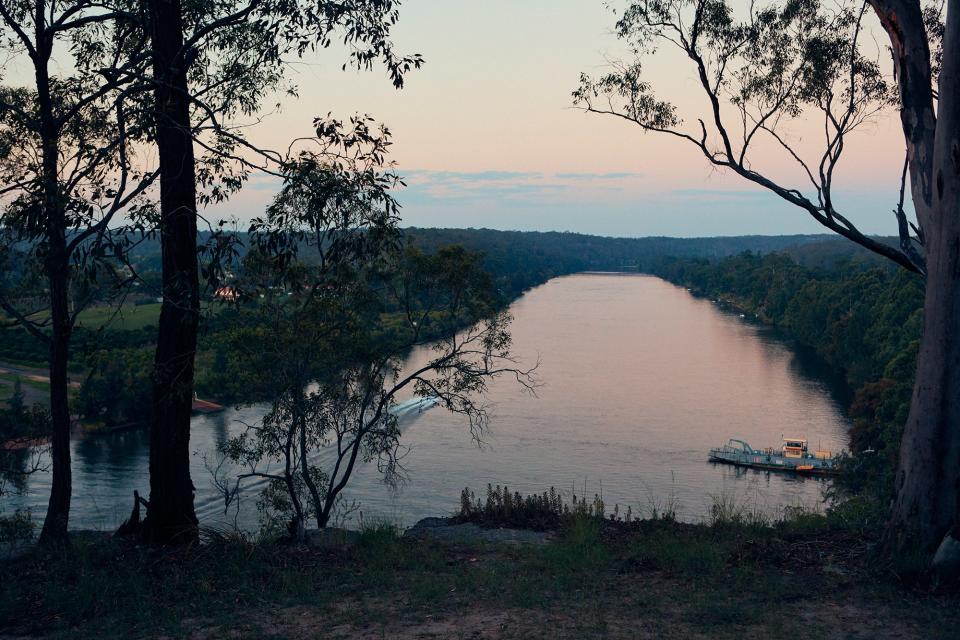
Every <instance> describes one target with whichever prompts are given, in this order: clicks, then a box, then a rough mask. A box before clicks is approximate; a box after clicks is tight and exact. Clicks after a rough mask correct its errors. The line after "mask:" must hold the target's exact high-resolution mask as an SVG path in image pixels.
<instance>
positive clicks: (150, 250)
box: [134, 227, 896, 297]
mask: <svg viewBox="0 0 960 640" xmlns="http://www.w3.org/2000/svg"><path fill="white" fill-rule="evenodd" d="M403 234H404V236H405V237H406V239H407V241H409V242H411V243H412V244H414V245H416V246H417V247H419V248H420V249H422V250H423V251H425V252H428V253H430V252H433V251H436V249H438V248H439V247H442V246H445V245H450V244H459V245H463V246H464V247H466V248H467V249H470V250H472V251H477V252H480V253H483V254H484V256H485V266H486V268H487V269H488V270H489V271H490V273H491V274H492V275H493V276H494V277H495V278H497V279H498V280H499V282H500V286H501V288H502V289H503V291H504V293H505V294H507V295H508V296H509V297H513V296H515V295H517V294H518V293H520V292H523V291H525V290H527V289H529V288H530V287H532V286H536V285H538V284H542V283H543V282H546V281H547V280H549V279H550V278H553V277H556V276H560V275H566V274H570V273H576V272H580V271H622V270H629V271H650V270H652V269H654V268H655V267H656V266H657V264H658V262H659V260H661V259H663V258H665V257H673V258H700V259H706V260H710V261H716V260H721V259H723V258H726V257H729V256H732V255H737V254H740V253H743V252H745V251H750V252H752V253H756V254H767V253H775V252H782V253H786V254H787V255H789V256H790V257H791V258H793V259H794V260H795V261H796V262H798V263H799V264H802V265H804V266H808V267H832V266H834V265H835V264H837V263H840V262H850V263H852V264H858V263H859V264H862V265H863V266H872V265H875V264H877V263H878V262H882V260H881V259H880V258H876V257H874V256H873V255H872V254H870V253H869V252H868V251H866V250H865V249H862V248H860V247H859V246H857V245H855V244H853V243H851V242H849V241H847V240H845V239H843V238H838V237H837V236H835V235H832V234H817V235H789V236H760V235H756V236H723V237H712V238H671V237H666V236H654V237H646V238H613V237H605V236H591V235H585V234H581V233H567V232H558V231H545V232H544V231H497V230H494V229H431V228H419V227H409V228H406V229H404V230H403ZM204 235H205V234H201V241H202V240H203V239H204ZM240 235H241V236H244V235H245V234H240ZM883 239H884V240H886V241H889V242H891V243H895V242H896V239H895V238H883ZM241 252H242V249H241ZM304 257H305V258H307V255H305V256H304ZM134 262H135V263H136V264H137V266H138V269H139V270H140V271H141V272H147V271H156V270H158V269H159V268H160V246H159V242H157V241H156V240H150V241H147V242H143V243H142V244H141V245H140V246H139V247H138V248H137V250H136V252H135V255H134Z"/></svg>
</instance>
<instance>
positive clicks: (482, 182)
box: [400, 169, 641, 201]
mask: <svg viewBox="0 0 960 640" xmlns="http://www.w3.org/2000/svg"><path fill="white" fill-rule="evenodd" d="M400 173H401V175H403V177H404V179H405V181H406V183H407V189H406V192H407V193H406V199H408V200H409V199H411V198H412V199H416V200H426V199H437V200H446V201H449V200H477V199H498V198H509V199H513V200H520V201H534V200H541V201H546V200H551V199H557V198H559V197H563V196H564V195H565V194H568V193H572V192H576V193H581V192H583V191H584V190H596V191H604V192H617V191H621V190H622V189H623V185H622V183H623V182H624V181H628V180H635V179H636V178H639V177H641V174H638V173H622V172H621V173H609V172H608V173H541V172H530V171H431V170H428V169H411V170H406V171H400Z"/></svg>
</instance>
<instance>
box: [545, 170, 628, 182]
mask: <svg viewBox="0 0 960 640" xmlns="http://www.w3.org/2000/svg"><path fill="white" fill-rule="evenodd" d="M553 175H554V176H555V177H557V178H559V179H561V180H629V179H633V178H642V177H643V175H644V174H642V173H632V172H628V171H611V172H607V173H555V174H553Z"/></svg>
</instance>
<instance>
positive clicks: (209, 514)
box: [194, 396, 440, 521]
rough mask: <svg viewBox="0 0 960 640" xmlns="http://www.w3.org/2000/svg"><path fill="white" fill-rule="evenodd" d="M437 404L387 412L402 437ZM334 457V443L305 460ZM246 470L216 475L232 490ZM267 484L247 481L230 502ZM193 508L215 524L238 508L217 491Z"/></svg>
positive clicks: (413, 402) (409, 403)
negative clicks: (420, 417)
mask: <svg viewBox="0 0 960 640" xmlns="http://www.w3.org/2000/svg"><path fill="white" fill-rule="evenodd" d="M439 402H440V400H439V398H437V396H426V397H423V398H418V397H414V398H410V399H409V400H404V401H403V402H398V403H397V404H395V405H394V406H393V407H391V408H390V413H391V415H393V416H395V417H396V418H397V419H398V424H397V426H398V428H399V429H400V432H401V433H403V431H404V430H405V429H406V428H408V427H409V426H410V425H411V424H412V423H413V422H414V421H415V420H416V418H417V417H418V416H419V415H420V414H421V413H423V412H424V411H427V410H428V409H432V408H433V407H435V406H437V404H438V403H439ZM336 455H337V451H336V445H335V444H334V443H330V444H327V445H325V446H322V447H320V448H318V449H317V450H316V451H315V452H314V453H313V454H312V455H310V456H308V457H307V460H308V461H309V462H310V463H312V464H314V465H318V464H319V466H321V468H322V467H324V466H326V465H328V464H329V463H332V462H334V460H335V459H336ZM279 466H281V463H280V462H279V461H277V462H274V463H272V464H270V465H267V466H266V467H264V468H263V469H262V471H263V472H264V473H271V472H273V471H274V470H275V469H276V468H277V467H279ZM246 469H247V468H246V467H240V466H238V465H233V464H231V463H229V462H227V463H224V465H223V467H222V468H221V469H220V473H219V474H218V475H219V476H220V477H221V478H222V479H223V480H226V481H227V482H228V483H229V485H230V486H231V487H232V486H233V483H234V482H235V478H236V475H237V474H239V473H242V472H244V471H245V470H246ZM268 482H270V479H269V478H261V477H255V478H250V479H248V480H246V481H245V482H244V483H243V485H242V487H241V488H240V490H239V491H238V492H237V495H235V496H234V497H233V498H232V499H233V500H239V499H240V495H241V494H247V493H248V492H250V491H256V492H257V493H259V492H260V490H262V489H263V488H265V487H266V485H267V483H268ZM255 495H256V494H255ZM194 508H195V510H196V514H197V517H198V518H199V519H200V520H201V521H215V520H218V519H219V518H221V517H227V516H228V513H227V511H230V512H232V511H233V510H235V509H236V508H237V506H236V505H234V504H230V505H225V504H224V497H223V495H222V494H221V493H219V491H218V492H216V493H214V494H212V495H205V496H197V498H196V502H195V504H194Z"/></svg>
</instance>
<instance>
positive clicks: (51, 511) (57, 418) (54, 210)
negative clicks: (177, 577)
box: [34, 3, 72, 544]
mask: <svg viewBox="0 0 960 640" xmlns="http://www.w3.org/2000/svg"><path fill="white" fill-rule="evenodd" d="M37 7H38V8H37V14H38V15H37V16H36V18H35V19H36V24H37V40H36V42H37V57H36V59H35V60H34V69H35V75H36V81H37V106H38V111H39V115H40V128H41V140H42V144H43V149H42V157H43V215H44V220H45V224H46V229H45V232H46V236H47V237H46V241H47V247H46V249H47V256H46V262H45V269H46V273H47V282H48V284H49V287H50V322H51V335H50V363H49V365H50V416H51V422H52V433H51V447H50V457H51V460H52V467H53V469H52V471H53V473H52V476H53V477H52V483H51V487H50V501H49V503H48V505H47V515H46V518H45V519H44V522H43V529H42V530H41V531H40V541H41V542H42V543H44V544H48V543H58V542H63V541H65V540H66V538H67V524H68V522H69V517H70V494H71V490H72V487H71V485H72V478H71V470H70V406H69V396H68V387H67V360H68V358H69V350H70V334H71V327H72V324H71V321H70V308H69V287H70V284H69V282H70V281H69V275H68V269H69V266H70V265H69V256H68V255H67V241H66V224H67V223H66V212H65V210H64V206H65V203H64V201H63V198H62V197H61V194H60V180H59V166H58V159H59V155H58V151H59V149H58V145H57V142H58V134H59V132H58V131H57V124H56V119H55V116H54V112H53V100H52V98H51V95H50V77H49V72H48V70H47V62H48V61H49V59H50V54H51V52H52V47H53V43H52V41H51V40H50V38H49V37H48V36H47V35H46V34H45V33H44V32H43V27H44V16H43V11H42V7H43V5H42V3H37Z"/></svg>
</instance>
